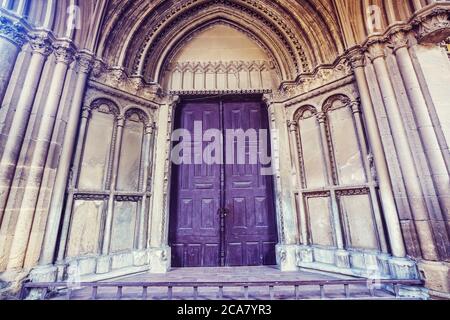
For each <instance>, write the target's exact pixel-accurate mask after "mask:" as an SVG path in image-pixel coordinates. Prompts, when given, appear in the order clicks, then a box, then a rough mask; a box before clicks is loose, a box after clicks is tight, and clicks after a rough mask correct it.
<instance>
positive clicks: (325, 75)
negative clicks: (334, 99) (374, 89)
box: [274, 58, 352, 100]
mask: <svg viewBox="0 0 450 320" xmlns="http://www.w3.org/2000/svg"><path fill="white" fill-rule="evenodd" d="M351 74H352V69H351V67H350V66H349V64H348V63H347V61H346V59H343V58H342V59H340V60H339V61H338V62H336V64H334V65H322V66H319V67H317V68H316V69H315V70H314V71H313V72H312V73H303V74H301V75H300V76H299V78H298V80H297V81H296V82H295V83H285V84H283V85H282V88H281V90H279V91H277V92H276V93H275V95H274V99H275V100H284V99H289V98H293V97H296V96H298V95H300V94H302V93H305V92H309V91H312V90H314V89H318V88H320V87H323V86H325V85H327V84H329V83H332V82H335V81H338V80H340V79H343V78H345V77H347V76H349V75H351Z"/></svg>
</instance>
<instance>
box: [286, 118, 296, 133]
mask: <svg viewBox="0 0 450 320" xmlns="http://www.w3.org/2000/svg"><path fill="white" fill-rule="evenodd" d="M287 125H288V128H289V131H290V132H296V131H297V127H298V123H297V121H295V120H288V122H287Z"/></svg>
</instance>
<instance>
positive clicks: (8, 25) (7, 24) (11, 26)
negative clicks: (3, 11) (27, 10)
mask: <svg viewBox="0 0 450 320" xmlns="http://www.w3.org/2000/svg"><path fill="white" fill-rule="evenodd" d="M0 37H3V38H6V39H8V40H9V41H11V42H12V43H14V44H15V45H17V46H18V47H22V46H23V45H24V44H25V42H26V40H27V35H26V30H25V28H24V27H23V26H22V24H20V23H19V22H14V21H12V20H10V19H8V18H6V17H4V16H0Z"/></svg>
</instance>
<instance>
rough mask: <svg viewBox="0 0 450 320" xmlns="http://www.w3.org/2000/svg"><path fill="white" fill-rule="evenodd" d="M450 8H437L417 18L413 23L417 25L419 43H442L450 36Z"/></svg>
mask: <svg viewBox="0 0 450 320" xmlns="http://www.w3.org/2000/svg"><path fill="white" fill-rule="evenodd" d="M449 14H450V10H449V9H445V8H436V9H434V10H432V11H431V13H430V14H428V15H426V16H424V17H419V18H417V19H416V20H415V21H414V22H413V24H414V25H416V26H417V31H416V33H417V41H418V42H419V43H440V42H442V41H444V40H445V39H446V38H447V37H449V36H450V21H449Z"/></svg>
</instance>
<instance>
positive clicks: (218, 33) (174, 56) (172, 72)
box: [161, 21, 281, 93]
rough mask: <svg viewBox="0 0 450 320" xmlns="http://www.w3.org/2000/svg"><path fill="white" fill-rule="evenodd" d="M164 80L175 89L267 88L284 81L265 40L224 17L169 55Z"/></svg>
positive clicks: (225, 89) (247, 89)
mask: <svg viewBox="0 0 450 320" xmlns="http://www.w3.org/2000/svg"><path fill="white" fill-rule="evenodd" d="M161 74H162V79H161V83H162V85H163V88H164V89H165V90H167V91H169V92H173V93H186V92H264V91H270V90H272V89H275V88H277V87H278V86H279V84H280V82H281V77H280V70H279V68H277V65H276V63H275V59H274V57H273V56H272V55H271V53H270V51H269V49H268V48H266V47H265V46H264V44H263V43H262V42H260V41H259V40H258V39H256V38H255V37H253V36H252V35H250V34H249V33H247V32H246V31H244V30H242V29H240V28H238V27H237V26H234V25H232V24H229V23H225V22H223V21H218V22H214V23H212V24H209V25H207V26H204V27H203V28H201V29H199V30H196V31H195V32H193V33H191V34H190V35H189V36H188V37H186V38H185V39H184V40H183V41H181V42H180V43H179V44H178V45H177V46H176V47H175V48H174V49H173V50H172V52H171V53H170V54H169V55H168V57H167V59H166V61H165V63H164V65H163V72H162V73H161Z"/></svg>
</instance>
